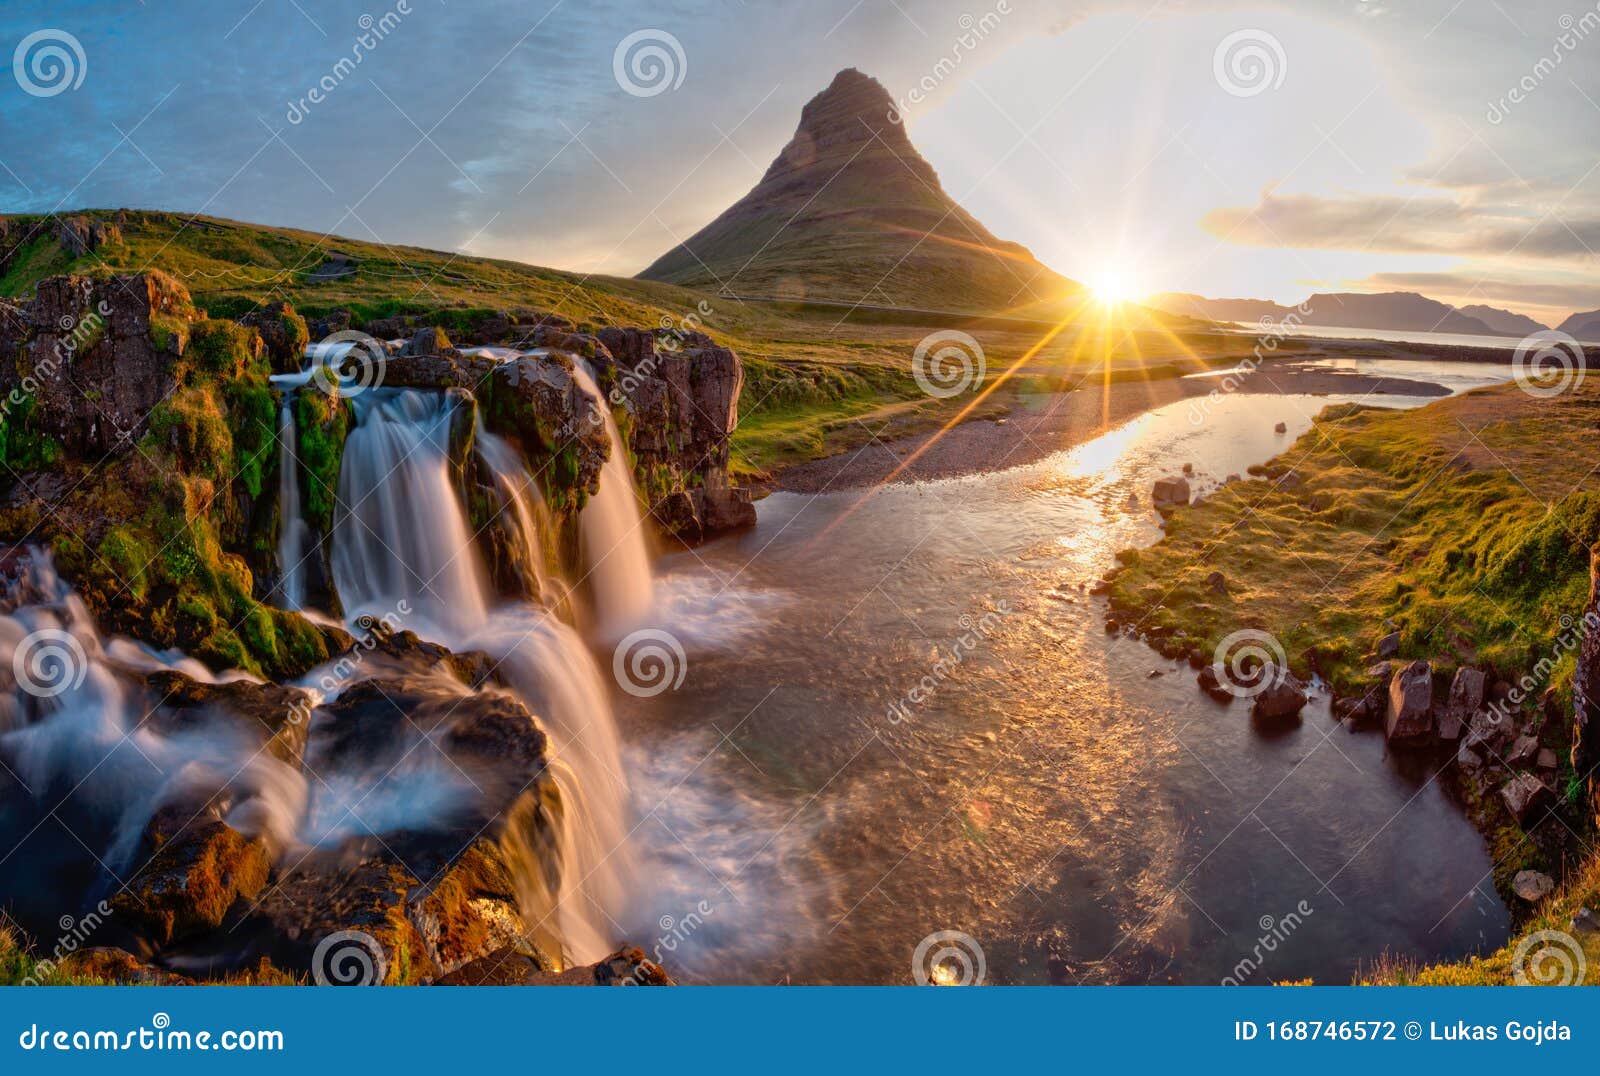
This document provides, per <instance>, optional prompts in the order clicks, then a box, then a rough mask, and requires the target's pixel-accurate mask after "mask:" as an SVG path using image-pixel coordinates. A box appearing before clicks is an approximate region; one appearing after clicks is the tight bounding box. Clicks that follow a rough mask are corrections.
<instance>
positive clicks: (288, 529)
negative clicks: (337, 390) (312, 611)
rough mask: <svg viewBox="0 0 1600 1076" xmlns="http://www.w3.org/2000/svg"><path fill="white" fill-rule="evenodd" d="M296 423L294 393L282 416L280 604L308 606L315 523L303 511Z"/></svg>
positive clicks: (287, 400) (279, 539)
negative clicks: (307, 567) (308, 564)
mask: <svg viewBox="0 0 1600 1076" xmlns="http://www.w3.org/2000/svg"><path fill="white" fill-rule="evenodd" d="M298 443H299V442H298V439H297V437H296V435H295V426H294V396H293V394H288V395H285V396H284V398H283V410H282V411H281V412H280V413H279V415H278V565H279V569H280V572H281V574H280V575H279V577H278V598H279V603H278V604H280V605H282V606H283V607H284V608H285V609H299V608H301V607H302V606H303V605H305V600H306V580H305V564H306V560H307V558H308V557H309V556H310V555H311V545H312V543H311V526H310V525H309V524H308V523H306V521H305V519H304V518H303V517H302V516H301V514H300V458H299V457H298V456H297V455H295V446H296V445H297V444H298Z"/></svg>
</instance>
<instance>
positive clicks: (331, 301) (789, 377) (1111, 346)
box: [0, 210, 1249, 474]
mask: <svg viewBox="0 0 1600 1076" xmlns="http://www.w3.org/2000/svg"><path fill="white" fill-rule="evenodd" d="M76 215H88V216H90V217H92V218H93V219H95V220H97V221H101V222H106V223H114V224H116V225H117V228H118V231H119V232H120V238H117V239H114V240H113V241H111V242H108V243H106V244H105V245H103V246H101V247H100V248H99V249H98V250H96V251H94V252H92V253H89V254H86V255H83V256H81V257H77V258H73V257H71V256H70V255H69V254H68V253H67V251H66V249H64V248H63V246H62V244H61V243H60V242H59V240H58V238H57V229H56V227H55V225H54V223H53V222H51V221H48V220H44V219H41V218H37V217H22V216H18V217H11V218H0V223H4V224H5V225H6V228H5V229H4V232H3V233H0V266H3V268H4V271H3V273H0V297H11V298H19V297H23V296H26V295H28V294H30V293H31V292H32V290H33V288H34V286H35V285H36V284H37V283H38V281H39V280H40V279H42V278H43V277H46V276H50V275H54V274H58V273H66V272H74V273H84V274H89V275H97V274H109V273H125V272H137V271H139V270H143V269H146V268H159V269H163V270H165V271H167V272H169V273H171V274H172V275H173V276H175V277H177V278H178V279H179V280H181V281H183V283H184V284H185V285H186V286H187V287H188V288H189V290H190V292H191V293H192V294H193V296H194V298H195V301H196V303H197V304H198V305H199V306H201V307H204V308H206V309H207V310H208V312H210V313H211V314H212V315H213V316H221V317H237V316H239V315H242V314H244V313H245V312H247V311H249V310H250V309H252V308H254V307H255V306H257V305H259V304H263V303H266V302H270V301H272V300H276V299H285V300H288V301H289V302H291V303H293V304H294V306H295V307H296V308H297V309H298V310H300V311H301V312H302V313H304V314H307V315H308V316H311V317H315V316H317V315H320V314H325V313H327V312H329V311H331V310H334V309H339V308H345V309H349V310H352V311H353V312H354V313H355V315H356V321H357V323H358V324H359V323H361V322H362V321H364V320H366V319H368V318H375V317H386V316H392V315H396V314H407V315H412V316H414V317H415V318H416V319H417V320H418V321H419V322H425V323H433V324H440V325H443V326H445V327H447V328H448V327H450V326H452V325H456V324H465V323H468V322H470V321H472V320H473V319H474V318H475V317H476V316H477V315H480V314H482V313H484V312H486V311H489V310H500V309H507V308H511V307H529V308H533V309H536V310H541V311H546V312H550V313H557V314H561V315H564V316H566V317H569V318H571V319H573V320H574V321H577V322H579V323H589V324H594V325H601V324H624V325H644V326H650V325H656V326H659V325H673V326H680V327H686V328H698V329H702V330H703V331H706V332H708V333H710V334H711V335H712V336H713V337H715V338H716V339H717V340H718V341H719V342H721V343H723V344H726V345H727V346H730V347H733V348H734V349H736V350H737V351H738V352H739V354H740V355H741V356H742V357H743V359H744V361H745V368H746V373H747V377H748V380H747V384H746V388H745V392H744V397H743V399H742V400H741V404H740V413H741V422H740V425H739V429H738V431H737V433H736V435H735V440H734V453H735V465H736V467H737V468H738V469H739V470H740V471H741V472H743V473H745V474H758V473H762V472H768V471H771V470H773V469H775V468H778V467H781V466H783V465H785V464H787V463H790V462H794V461H796V460H802V459H809V458H813V457H816V456H819V455H826V454H828V453H830V452H835V451H840V450H844V449H847V448H850V447H852V446H854V445H856V444H859V443H861V442H863V441H865V440H866V439H868V438H870V437H873V436H879V437H882V436H893V435H897V434H903V433H911V432H916V431H919V430H922V429H926V428H928V427H930V426H933V425H937V424H940V423H943V422H945V421H947V420H948V419H949V418H950V417H951V416H953V415H955V414H957V413H958V412H959V411H961V409H963V408H965V407H966V406H967V405H968V404H969V403H970V402H971V400H972V395H971V394H970V393H963V394H962V395H960V396H957V397H954V398H952V399H950V400H934V399H930V398H929V397H928V396H927V395H925V394H924V393H923V392H922V391H921V390H920V389H919V388H918V386H917V384H916V382H915V381H914V380H913V379H912V377H911V374H910V372H911V364H912V356H913V353H914V351H915V348H916V346H917V344H918V342H919V341H920V340H922V339H923V338H924V337H925V336H927V335H928V334H929V333H930V332H932V331H936V330H943V329H949V328H952V327H962V326H965V328H967V329H968V330H970V331H971V333H972V334H973V335H974V336H976V337H977V338H978V339H979V341H980V343H981V346H982V348H983V350H984V353H985V365H986V369H987V374H988V378H989V380H990V381H991V382H992V381H994V380H995V379H997V378H998V376H999V375H1000V373H1001V372H1002V371H1004V370H1005V369H1006V368H1007V367H1008V366H1010V365H1011V364H1013V363H1016V362H1018V361H1019V360H1021V359H1023V358H1024V357H1026V370H1025V372H1026V373H1027V375H1028V376H1029V377H1030V378H1031V379H1034V381H1033V383H1032V384H1030V387H1035V388H1036V387H1039V385H1038V379H1040V378H1043V379H1046V381H1047V383H1048V384H1052V385H1059V384H1068V385H1070V384H1074V383H1076V382H1078V381H1081V380H1082V379H1083V378H1085V377H1087V376H1091V374H1094V372H1095V371H1098V370H1100V369H1101V368H1103V367H1104V366H1106V365H1108V364H1109V365H1111V366H1114V367H1117V368H1119V369H1120V370H1123V371H1127V370H1131V369H1135V368H1138V369H1149V370H1151V371H1152V373H1151V376H1174V375H1176V374H1178V373H1181V372H1184V371H1187V370H1191V369H1196V368H1199V367H1200V366H1201V365H1203V364H1204V361H1213V362H1221V363H1226V362H1228V361H1231V359H1233V358H1237V357H1239V356H1241V355H1243V354H1245V353H1247V351H1248V345H1249V342H1248V341H1244V340H1240V339H1228V338H1219V337H1209V336H1206V337H1202V336H1192V335H1186V336H1184V337H1183V338H1182V339H1179V338H1177V337H1174V336H1173V335H1172V333H1171V332H1170V331H1169V330H1168V328H1167V327H1166V326H1165V325H1164V324H1160V323H1155V322H1148V323H1147V322H1146V321H1145V320H1143V319H1136V321H1135V324H1136V326H1137V329H1136V331H1131V330H1129V329H1128V328H1127V327H1126V326H1125V325H1124V324H1122V319H1120V318H1119V320H1118V323H1117V324H1116V325H1115V326H1106V325H1103V324H1095V323H1093V322H1091V323H1089V324H1087V325H1086V326H1078V327H1073V328H1071V329H1069V330H1067V331H1063V332H1060V333H1059V334H1058V335H1055V336H1052V337H1050V338H1049V339H1048V341H1047V342H1046V343H1045V344H1044V346H1042V347H1040V346H1038V345H1039V344H1040V341H1041V339H1042V338H1044V337H1046V336H1047V335H1048V333H1049V331H1050V326H1048V325H1045V324H1041V323H1037V322H1034V323H1029V322H1015V323H1008V322H996V321H986V322H978V321H968V320H966V319H964V318H962V317H949V316H935V315H926V316H924V315H921V314H889V313H885V312H882V311H872V310H860V311H855V312H851V311H849V310H847V309H832V308H826V307H805V306H801V305H781V306H780V305H776V304H767V303H745V302H739V301H735V300H728V299H722V298H719V297H716V296H713V295H708V294H706V293H703V292H699V291H694V290H691V289H688V288H682V287H678V286H675V285H672V284H662V283H656V282H652V281H644V280H632V279H624V278H618V277H607V276H585V275H582V274H578V273H570V272H564V271H561V270H557V269H544V268H539V267H536V266H531V265H524V264H522V263H520V262H512V261H504V260H496V259H488V258H475V257H470V256H467V255H463V254H452V253H447V252H443V251H433V250H424V249H421V248H417V247H397V246H390V245H386V244H382V243H375V242H368V241H362V240H356V239H349V238H345V237H339V236H329V235H324V234H321V233H317V232H308V231H301V230H297V229H293V228H277V227H269V226H265V225H257V224H246V223H241V222H238V221H231V220H224V219H221V218H216V217H204V216H200V217H189V216H185V215H182V214H177V213H165V212H153V211H133V210H124V211H116V212H113V211H100V210H91V211H85V212H84V213H81V214H76ZM8 252H9V254H8ZM1196 355H1201V356H1206V359H1205V360H1204V361H1203V360H1202V359H1200V358H1196V357H1195V356H1196ZM1009 394H1010V389H1009V388H1004V389H1002V390H1000V391H998V392H996V393H995V394H993V395H992V396H991V397H990V398H989V400H987V401H986V403H985V404H984V405H982V406H980V407H978V408H975V409H974V410H973V411H971V412H970V413H969V415H968V417H972V416H973V415H981V414H986V413H991V412H992V411H994V410H996V409H998V408H999V407H1002V406H1003V405H1004V404H1005V403H1006V401H1007V400H1008V399H1009Z"/></svg>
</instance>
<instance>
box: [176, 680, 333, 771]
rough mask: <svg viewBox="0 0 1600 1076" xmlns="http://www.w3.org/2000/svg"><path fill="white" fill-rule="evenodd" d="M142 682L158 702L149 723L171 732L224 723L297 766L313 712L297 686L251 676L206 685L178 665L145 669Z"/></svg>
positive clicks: (281, 759)
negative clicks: (186, 673) (258, 679)
mask: <svg viewBox="0 0 1600 1076" xmlns="http://www.w3.org/2000/svg"><path fill="white" fill-rule="evenodd" d="M144 682H145V685H146V687H147V688H148V691H149V694H150V697H151V701H152V702H153V703H154V705H153V706H152V708H151V710H150V716H149V717H148V718H146V719H145V723H146V725H147V727H149V728H151V729H153V730H155V731H157V732H160V733H162V734H163V735H173V734H176V733H180V732H184V731H188V730H191V729H198V728H207V727H213V726H215V725H216V724H217V723H218V722H226V723H229V724H230V725H232V726H233V727H235V728H238V729H241V730H243V731H244V732H245V733H246V734H247V735H250V736H252V737H254V738H255V739H257V740H258V741H259V742H260V743H261V745H262V749H263V750H265V751H266V752H267V753H268V754H271V755H272V756H274V757H275V758H277V759H279V760H280V761H282V762H285V763H288V764H289V765H290V766H294V767H298V766H299V764H300V759H301V753H302V752H303V751H304V749H305V742H306V730H307V727H308V725H309V718H310V714H311V711H310V707H309V705H308V704H307V696H306V694H305V692H303V691H301V690H299V689H298V688H293V687H284V686H281V685H279V684H273V683H257V682H255V681H253V680H231V681H229V682H227V683H222V684H215V683H206V682H205V681H202V680H196V679H194V678H192V677H190V676H187V675H185V674H184V673H181V672H178V671H177V670H175V669H159V670H156V671H153V672H149V673H146V674H145V677H144Z"/></svg>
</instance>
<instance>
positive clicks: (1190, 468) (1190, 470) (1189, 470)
mask: <svg viewBox="0 0 1600 1076" xmlns="http://www.w3.org/2000/svg"><path fill="white" fill-rule="evenodd" d="M1183 473H1184V474H1186V475H1190V476H1193V475H1194V464H1192V463H1186V464H1184V465H1183Z"/></svg>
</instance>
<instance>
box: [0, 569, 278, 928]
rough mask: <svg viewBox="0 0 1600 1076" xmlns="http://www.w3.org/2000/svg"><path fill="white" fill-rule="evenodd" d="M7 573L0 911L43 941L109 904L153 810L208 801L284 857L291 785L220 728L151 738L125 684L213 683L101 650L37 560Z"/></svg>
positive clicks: (157, 655) (0, 722) (165, 657)
mask: <svg viewBox="0 0 1600 1076" xmlns="http://www.w3.org/2000/svg"><path fill="white" fill-rule="evenodd" d="M13 567H17V568H19V571H18V574H17V575H16V577H15V578H12V579H8V580H7V583H8V589H7V592H6V594H5V597H4V604H3V605H0V669H4V670H5V671H6V672H7V673H8V674H11V675H10V676H8V677H7V680H6V683H5V685H4V688H3V690H0V759H3V760H4V763H5V766H6V768H7V771H9V772H6V773H5V774H4V776H5V777H7V778H12V775H14V778H12V779H14V780H16V781H18V782H20V784H21V786H22V788H23V789H24V790H26V792H27V794H28V795H27V796H26V798H25V799H23V798H17V797H14V796H12V797H8V798H7V800H6V804H7V805H6V809H5V810H4V811H0V846H3V847H4V848H6V849H10V850H12V855H14V856H15V857H16V859H15V860H14V861H13V866H14V867H15V866H20V865H21V864H24V863H25V864H26V865H27V869H26V870H19V869H13V870H10V871H4V872H0V907H4V908H6V909H7V911H8V913H10V914H13V915H16V916H18V918H19V919H23V920H29V921H30V922H29V923H25V926H39V925H43V926H44V928H45V929H46V930H48V931H50V932H51V933H53V932H54V922H55V919H56V917H57V916H59V915H60V914H61V913H62V912H63V911H67V910H75V909H76V908H78V907H80V906H83V907H87V906H88V904H90V903H92V902H93V901H94V900H96V899H98V898H100V897H109V896H111V895H112V894H113V893H115V892H116V891H117V890H118V888H120V881H119V879H125V878H127V877H129V876H130V875H131V874H132V872H133V871H134V870H135V869H137V868H138V867H139V866H140V863H139V860H138V858H137V857H138V853H139V850H140V840H141V837H142V836H143V833H144V829H145V825H146V824H147V823H148V821H149V819H150V817H151V816H152V815H153V814H154V813H155V812H156V810H157V809H159V808H160V807H162V806H164V805H167V804H172V803H192V802H196V800H197V799H198V800H199V801H202V802H203V801H204V800H205V799H207V798H209V797H211V796H212V795H213V794H217V793H220V794H221V801H222V802H224V803H227V804H229V806H228V807H227V808H226V811H227V813H226V815H225V816H224V817H225V820H226V821H227V822H228V823H229V824H230V825H232V826H234V827H235V828H236V829H239V830H240V831H241V832H244V833H249V834H262V835H263V836H265V837H266V838H267V839H268V841H269V842H270V843H271V844H272V845H273V847H275V848H283V847H285V846H286V844H287V843H288V842H290V841H291V840H292V837H293V831H294V827H295V824H296V819H297V818H298V817H299V815H300V812H301V810H302V808H303V806H304V803H305V791H306V790H305V781H304V779H303V778H302V777H301V775H300V774H299V773H297V772H295V771H294V770H293V769H291V768H290V767H289V766H287V765H285V764H284V763H282V762H280V761H278V760H277V759H276V758H273V757H272V756H271V755H269V754H267V753H265V752H261V751H259V750H258V745H257V744H256V743H255V742H254V741H253V740H252V739H251V738H250V736H249V735H248V734H246V733H245V732H243V731H242V730H241V729H240V728H239V727H237V726H234V725H230V724H227V723H216V724H207V725H201V726H194V727H185V728H183V729H182V730H181V731H170V730H169V731H158V730H160V729H161V728H163V726H162V724H161V722H159V721H158V720H154V719H153V718H154V715H153V713H152V712H151V710H150V708H149V706H148V700H147V699H146V698H145V697H144V693H143V691H141V690H140V688H139V685H138V682H137V679H136V678H137V676H138V674H139V673H140V672H141V671H143V670H151V669H158V668H172V669H177V670H179V671H181V672H184V673H186V674H187V675H189V676H191V677H194V678H196V679H201V680H207V681H213V682H214V681H215V680H217V679H218V677H215V676H213V675H211V674H210V673H209V672H207V671H206V670H205V668H204V667H203V666H201V665H200V664H199V663H198V662H196V661H193V660H190V659H185V658H182V657H181V655H176V654H172V653H165V652H157V651H155V650H152V649H151V648H149V647H146V646H143V645H142V644H139V643H134V642H132V641H130V640H127V639H117V638H113V639H109V640H107V639H103V638H102V636H101V635H100V632H99V630H98V628H97V627H96V625H95V622H94V618H93V617H92V616H91V614H90V613H89V611H88V609H87V607H85V605H84V604H83V601H82V600H81V599H80V598H79V597H78V596H77V595H76V594H74V593H73V592H72V591H71V589H70V588H69V587H68V586H67V585H66V584H65V583H64V582H63V581H62V580H61V579H60V578H59V577H58V576H57V575H56V573H55V569H54V566H53V564H52V563H51V559H50V555H49V554H48V553H47V552H44V551H42V550H29V551H28V552H27V554H25V557H24V560H23V561H22V562H21V563H20V565H13ZM235 675H240V674H235ZM52 819H55V820H56V821H52ZM62 826H65V827H66V828H67V829H68V830H69V831H70V832H71V833H72V834H73V837H74V838H76V839H71V838H67V839H63V838H64V834H62V832H61V827H62ZM80 902H81V904H80Z"/></svg>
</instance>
